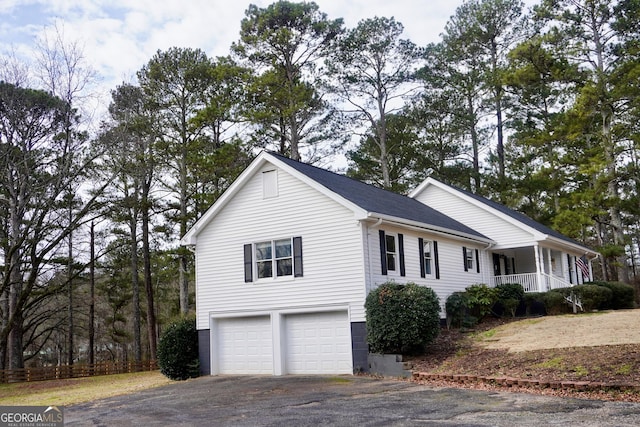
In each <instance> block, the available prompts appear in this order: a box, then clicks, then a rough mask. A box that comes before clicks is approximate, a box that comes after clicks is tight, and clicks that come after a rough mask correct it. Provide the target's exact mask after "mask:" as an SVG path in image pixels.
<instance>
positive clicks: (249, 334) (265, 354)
mask: <svg viewBox="0 0 640 427" xmlns="http://www.w3.org/2000/svg"><path fill="white" fill-rule="evenodd" d="M217 331H218V336H219V339H218V340H217V343H218V348H217V355H218V361H219V362H218V363H219V368H220V373H222V374H272V373H273V341H272V334H271V321H270V319H269V317H268V316H260V317H244V318H233V319H220V320H218V325H217Z"/></svg>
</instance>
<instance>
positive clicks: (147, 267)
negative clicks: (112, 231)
mask: <svg viewBox="0 0 640 427" xmlns="http://www.w3.org/2000/svg"><path fill="white" fill-rule="evenodd" d="M150 186H151V184H150V183H149V182H148V181H145V182H144V184H143V189H142V192H143V193H142V257H143V261H142V262H143V264H144V286H145V289H146V291H147V332H148V334H149V359H150V360H156V349H157V335H156V309H155V304H154V297H153V282H152V280H151V250H150V248H149V190H150Z"/></svg>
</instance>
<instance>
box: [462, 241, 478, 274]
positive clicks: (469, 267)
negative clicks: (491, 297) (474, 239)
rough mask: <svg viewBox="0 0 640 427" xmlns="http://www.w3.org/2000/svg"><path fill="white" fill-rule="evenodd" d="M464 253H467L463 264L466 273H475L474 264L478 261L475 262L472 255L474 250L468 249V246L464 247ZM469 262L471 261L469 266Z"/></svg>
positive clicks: (474, 257)
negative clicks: (465, 266) (464, 264)
mask: <svg viewBox="0 0 640 427" xmlns="http://www.w3.org/2000/svg"><path fill="white" fill-rule="evenodd" d="M466 252H467V258H466V259H465V263H466V265H467V272H468V273H475V272H476V271H477V268H476V262H478V260H476V256H475V255H474V254H475V252H476V250H475V248H470V247H469V246H466ZM469 261H471V265H469Z"/></svg>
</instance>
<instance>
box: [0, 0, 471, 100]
mask: <svg viewBox="0 0 640 427" xmlns="http://www.w3.org/2000/svg"><path fill="white" fill-rule="evenodd" d="M274 1H275V0H268V1H266V0H246V2H238V1H230V0H1V1H0V23H1V24H0V39H1V40H2V41H3V44H4V45H5V46H10V45H13V46H14V47H15V48H16V50H17V51H18V52H26V51H27V49H28V48H32V47H33V46H34V42H35V38H36V36H37V35H38V34H39V33H41V32H42V31H43V29H44V27H45V26H47V25H49V26H50V25H52V24H53V23H54V22H59V23H63V28H64V34H65V37H66V39H67V40H69V41H78V42H79V44H80V45H82V46H84V49H85V56H86V58H87V61H88V62H89V63H90V64H91V65H92V66H93V67H94V68H95V69H96V70H97V71H98V72H99V73H100V74H101V75H102V76H103V78H104V79H103V84H104V85H106V88H105V92H107V91H108V89H112V88H114V87H115V85H116V84H119V83H120V82H122V80H127V81H130V80H131V77H132V76H134V75H135V73H136V72H137V71H138V70H139V69H140V68H141V67H142V66H143V65H144V64H145V63H146V62H148V61H149V60H150V59H151V57H152V56H153V55H154V54H155V53H156V51H157V50H159V49H160V50H165V49H168V48H170V47H173V46H178V47H190V48H200V49H202V50H204V51H205V52H206V53H207V54H208V55H210V56H214V57H215V56H223V55H227V54H228V53H229V48H230V47H231V44H232V43H233V42H234V41H236V40H238V38H239V31H240V22H241V20H242V19H243V18H244V12H245V10H246V9H247V7H248V6H249V4H250V3H253V4H256V5H258V6H259V7H266V6H268V5H269V4H271V3H273V2H274ZM294 1H295V0H294ZM316 3H317V4H318V6H319V8H320V10H321V11H322V12H325V13H326V14H327V16H328V18H330V19H335V18H343V19H344V21H345V25H346V26H347V27H354V26H355V25H356V24H357V23H358V21H360V20H361V19H365V18H372V17H374V16H387V17H390V16H393V17H394V18H395V19H396V21H399V22H401V23H402V24H403V25H404V27H405V33H404V37H405V38H408V39H411V40H412V41H414V42H415V43H417V44H419V45H426V44H427V43H430V42H436V41H438V40H439V34H440V33H441V32H442V31H443V29H444V25H445V23H446V21H447V19H448V18H449V17H450V16H451V15H452V14H453V13H454V12H455V9H456V7H457V6H458V5H459V4H461V3H462V0H455V1H450V0H433V1H429V2H416V1H415V0H395V1H393V2H391V1H389V0H368V1H367V0H347V1H345V0H316ZM1 49H2V48H0V53H3V52H2V51H1ZM106 102H108V100H107V101H106Z"/></svg>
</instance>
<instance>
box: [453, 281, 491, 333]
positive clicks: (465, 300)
mask: <svg viewBox="0 0 640 427" xmlns="http://www.w3.org/2000/svg"><path fill="white" fill-rule="evenodd" d="M497 301H498V290H497V289H496V288H490V287H488V286H487V285H485V284H477V285H471V286H468V287H467V288H466V289H465V290H464V292H454V293H452V294H451V295H449V297H447V301H446V302H445V309H446V310H447V326H452V325H453V326H458V327H460V326H464V327H468V328H470V327H473V326H475V325H476V324H478V322H480V321H481V320H482V318H483V317H485V316H486V315H487V314H489V313H491V309H492V308H493V306H494V305H495V303H496V302H497Z"/></svg>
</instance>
